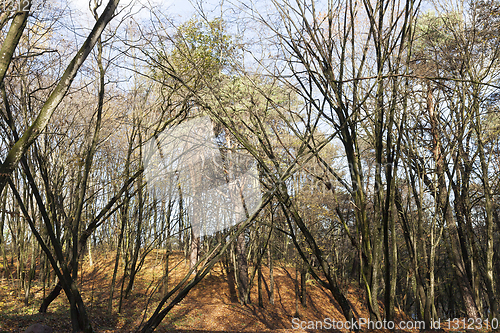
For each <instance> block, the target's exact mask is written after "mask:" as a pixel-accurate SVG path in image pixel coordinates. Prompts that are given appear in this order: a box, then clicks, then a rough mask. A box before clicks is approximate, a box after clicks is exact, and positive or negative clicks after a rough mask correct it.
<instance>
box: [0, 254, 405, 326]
mask: <svg viewBox="0 0 500 333" xmlns="http://www.w3.org/2000/svg"><path fill="white" fill-rule="evenodd" d="M112 254H113V253H112V252H108V253H106V254H103V255H100V256H99V257H97V258H94V260H93V262H94V264H93V265H92V266H90V264H89V260H87V258H86V259H85V260H84V261H83V264H82V269H81V272H80V276H79V279H78V283H79V286H80V288H81V290H82V295H83V297H84V300H85V302H86V305H87V306H88V310H89V312H90V316H91V318H92V324H93V327H94V329H95V331H96V332H133V331H134V329H135V328H136V327H137V326H138V325H139V324H140V322H141V320H142V319H143V318H144V316H145V318H148V316H150V315H151V313H152V312H153V311H154V306H155V305H156V304H157V302H158V300H159V298H160V290H161V285H162V284H161V281H162V277H163V269H164V262H163V260H162V258H163V257H164V252H163V251H161V250H158V251H153V252H151V253H150V254H148V256H147V257H146V260H145V263H144V266H143V268H142V269H141V271H140V272H139V274H138V276H137V278H136V282H135V287H134V289H133V290H132V292H131V294H130V296H129V297H128V298H127V299H123V305H122V311H121V313H120V314H118V313H117V308H118V303H119V298H120V295H119V294H120V293H119V292H118V293H115V296H114V300H113V314H108V313H107V303H108V299H109V290H110V288H109V287H110V286H109V283H110V281H111V277H112V274H113V260H114V255H112ZM169 266H170V267H171V268H172V267H175V269H173V270H172V271H171V272H170V274H169V284H170V287H172V286H173V285H174V284H176V283H177V282H179V281H180V280H181V279H182V278H183V277H184V275H185V274H186V272H187V271H188V266H187V263H186V261H185V260H184V259H183V257H182V255H181V254H180V253H174V254H172V255H171V256H170V260H169ZM278 266H279V265H278ZM251 269H252V268H251ZM0 272H1V270H0ZM119 272H120V274H119V276H120V278H119V279H118V280H117V282H116V286H115V288H116V289H115V290H120V286H121V278H122V277H121V276H122V272H123V266H122V267H120V271H119ZM12 273H13V276H15V272H12ZM262 273H263V276H264V281H263V284H262V285H263V286H262V289H263V303H264V304H263V305H264V307H263V308H261V307H259V306H258V305H257V304H258V302H257V300H258V294H257V287H256V283H254V287H253V288H252V293H251V300H252V302H253V304H250V305H240V304H239V303H238V301H237V297H236V288H235V286H234V278H233V277H232V276H231V275H230V276H229V277H228V276H227V275H226V273H225V271H224V270H223V268H222V265H217V266H215V268H214V269H213V270H212V272H211V273H210V274H209V275H208V276H207V277H206V278H205V279H204V280H203V281H202V282H200V283H199V284H198V285H197V286H196V287H195V288H194V289H193V290H192V291H191V292H190V293H189V294H188V296H187V297H186V298H185V299H184V300H183V301H182V302H181V303H180V304H179V305H177V306H176V307H174V308H173V309H172V311H171V312H170V313H169V314H168V315H167V317H166V318H165V319H164V321H163V322H162V324H161V325H160V326H159V327H158V328H157V330H156V331H157V332H172V331H173V332H186V333H188V332H189V333H194V332H214V333H215V332H265V331H281V332H297V333H299V332H301V330H293V329H292V319H293V318H294V315H295V313H296V302H295V282H294V278H295V269H294V268H293V267H286V266H281V267H275V269H274V280H275V304H274V305H273V304H270V303H269V288H270V286H269V270H268V269H267V268H266V267H263V269H262ZM1 275H2V274H1V273H0V276H1ZM5 276H9V274H8V273H6V274H5ZM35 276H36V278H38V277H39V276H40V275H39V271H37V272H36V275H35ZM16 283H17V282H16ZM17 289H18V288H17ZM344 289H345V290H347V296H348V299H349V300H350V302H351V304H352V306H353V308H354V309H355V315H356V317H364V318H368V316H369V315H368V312H367V310H366V308H365V306H364V301H363V293H362V292H360V291H358V290H354V289H353V288H352V287H350V286H344ZM32 292H33V295H32V297H31V298H30V301H29V305H28V306H25V305H24V292H18V291H16V286H15V283H13V282H12V280H10V278H9V279H7V278H4V279H2V280H0V332H23V331H24V329H25V328H26V327H28V326H30V325H31V324H33V323H44V324H46V325H49V326H51V327H53V328H54V331H55V332H71V323H70V318H69V314H68V311H67V309H68V304H67V300H66V298H65V297H63V295H60V296H59V297H58V298H57V299H56V300H55V301H54V302H53V303H52V304H51V306H50V307H49V313H47V314H39V313H37V310H38V306H39V305H40V302H41V300H42V298H43V285H42V283H41V281H39V280H35V281H34V282H33V287H32ZM45 292H46V294H48V293H49V292H50V289H49V288H46V290H45ZM144 309H146V311H145V310H144ZM298 310H299V316H300V319H301V320H308V321H309V320H311V321H316V320H318V321H321V320H323V319H324V318H331V319H332V320H336V321H341V320H343V316H342V312H341V311H340V307H339V306H338V304H337V303H336V302H335V301H334V300H333V298H332V297H331V296H330V295H329V293H328V292H327V291H326V290H324V289H323V288H321V287H319V286H318V285H317V284H316V282H315V281H313V280H308V281H307V306H306V307H303V306H302V305H300V303H299V305H298ZM145 312H146V313H145ZM401 318H403V316H401ZM330 332H331V330H330Z"/></svg>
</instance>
